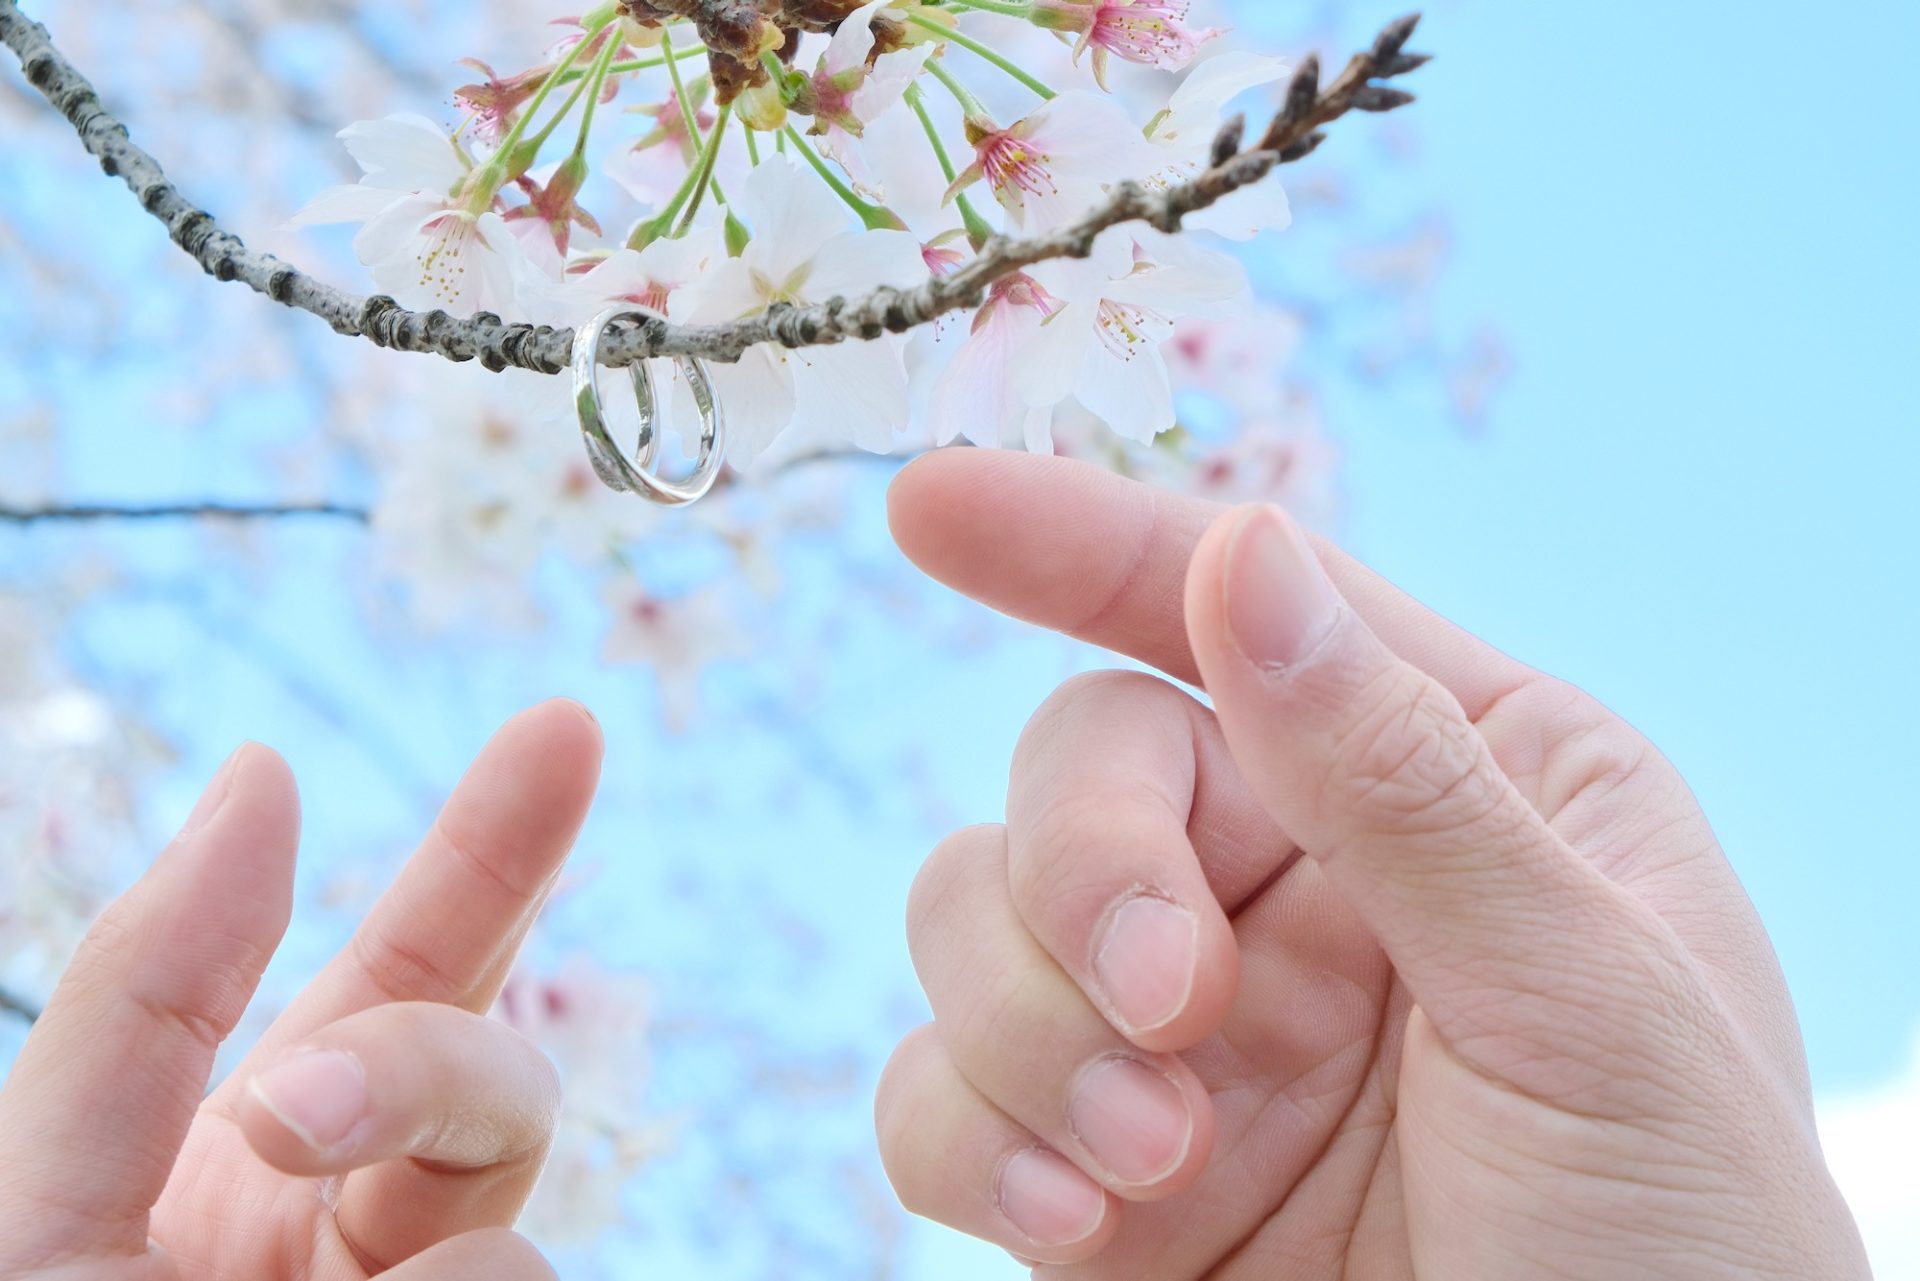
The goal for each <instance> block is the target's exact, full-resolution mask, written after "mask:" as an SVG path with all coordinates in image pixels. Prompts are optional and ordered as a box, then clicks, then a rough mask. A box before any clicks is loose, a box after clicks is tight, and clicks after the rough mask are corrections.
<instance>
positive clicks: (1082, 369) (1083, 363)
mask: <svg viewBox="0 0 1920 1281" xmlns="http://www.w3.org/2000/svg"><path fill="white" fill-rule="evenodd" d="M1057 275H1058V277H1059V279H1060V285H1059V288H1058V290H1057V292H1059V293H1060V295H1061V296H1062V297H1063V298H1064V299H1066V303H1065V305H1064V306H1062V307H1061V308H1060V309H1059V310H1058V311H1056V312H1055V313H1054V314H1053V315H1052V316H1051V317H1049V318H1048V319H1047V321H1046V323H1045V324H1044V325H1042V326H1041V327H1040V331H1039V335H1038V337H1037V339H1036V340H1035V341H1034V342H1033V343H1031V344H1029V345H1028V346H1027V348H1026V349H1025V350H1024V351H1023V352H1022V353H1021V355H1020V357H1019V360H1018V369H1019V373H1018V375H1017V376H1018V378H1019V380H1020V386H1021V388H1022V392H1023V395H1024V397H1025V399H1026V401H1027V403H1028V404H1033V405H1052V404H1057V403H1058V402H1060V401H1062V400H1064V399H1066V398H1067V397H1068V396H1073V397H1075V398H1076V399H1078V400H1079V402H1080V403H1081V405H1083V406H1084V407H1085V408H1087V409H1088V410H1089V411H1091V412H1092V413H1093V414H1094V415H1095V416H1097V417H1098V418H1100V419H1102V420H1103V421H1104V422H1105V423H1106V424H1107V425H1108V426H1109V427H1111V428H1112V429H1113V430H1114V431H1115V432H1116V433H1117V434H1119V435H1120V436H1122V437H1124V438H1126V439H1128V440H1135V441H1139V442H1141V443H1143V444H1144V443H1149V442H1151V441H1152V440H1153V438H1154V437H1155V436H1157V435H1159V434H1160V433H1161V432H1163V431H1166V430H1167V429H1168V428H1170V427H1172V426H1173V425H1174V422H1175V415H1174V407H1173V389H1172V384H1171V380H1170V377H1169V374H1168V370H1167V361H1166V356H1165V355H1164V353H1163V352H1162V351H1161V346H1162V344H1164V343H1165V342H1166V341H1167V340H1168V339H1169V338H1171V337H1172V336H1173V334H1174V318H1175V317H1176V316H1181V315H1192V314H1198V313H1206V312H1214V313H1219V312H1222V311H1226V310H1228V309H1230V308H1233V307H1236V306H1239V305H1242V304H1244V301H1245V299H1246V297H1247V292H1248V288H1247V280H1246V272H1245V270H1244V269H1243V268H1242V267H1241V266H1240V264H1239V263H1238V262H1237V261H1235V260H1234V259H1232V258H1229V257H1227V256H1226V255H1224V254H1220V253H1215V252H1213V251H1212V250H1208V249H1204V248H1201V247H1199V246H1197V245H1194V244H1191V243H1188V242H1187V241H1185V240H1184V239H1182V238H1180V237H1175V236H1165V235H1160V234H1158V233H1154V232H1149V231H1143V230H1134V231H1131V232H1128V231H1126V230H1125V229H1121V230H1120V231H1119V234H1115V233H1113V232H1110V233H1108V234H1107V235H1106V236H1104V237H1102V239H1101V243H1100V244H1099V245H1097V246H1096V251H1095V253H1094V254H1093V256H1092V257H1090V258H1089V259H1088V260H1087V261H1085V262H1080V263H1068V264H1060V265H1059V269H1058V272H1057Z"/></svg>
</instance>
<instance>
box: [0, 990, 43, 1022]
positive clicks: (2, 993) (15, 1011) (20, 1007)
mask: <svg viewBox="0 0 1920 1281" xmlns="http://www.w3.org/2000/svg"><path fill="white" fill-rule="evenodd" d="M0 1014H11V1015H12V1016H13V1017H15V1018H17V1019H19V1020H20V1021H21V1022H23V1023H37V1022H39V1020H40V1007H39V1006H37V1005H34V1004H32V1003H31V1002H29V1001H27V1000H26V999H25V998H24V997H18V996H15V995H14V994H13V993H11V992H9V991H7V989H5V988H3V987H0Z"/></svg>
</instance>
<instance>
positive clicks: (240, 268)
mask: <svg viewBox="0 0 1920 1281" xmlns="http://www.w3.org/2000/svg"><path fill="white" fill-rule="evenodd" d="M840 3H841V0H803V2H802V5H801V6H800V7H801V8H807V7H809V6H815V5H817V6H819V7H822V8H825V9H831V8H833V7H835V6H837V5H839V4H840ZM703 4H707V5H718V6H720V7H721V8H729V11H730V12H731V11H732V10H743V11H744V9H747V8H752V7H753V6H752V5H750V4H747V5H743V0H672V3H671V5H669V6H666V7H669V8H670V9H672V10H673V11H676V12H677V11H678V9H680V8H689V9H694V10H698V9H700V8H701V6H702V5H703ZM1418 21H1419V15H1418V14H1412V15H1409V16H1407V17H1404V18H1401V19H1399V20H1398V21H1396V22H1393V23H1390V24H1389V25H1388V26H1387V27H1386V28H1385V29H1384V30H1382V31H1381V33H1380V34H1379V36H1378V37H1377V38H1376V39H1375V40H1374V43H1373V46H1372V48H1370V49H1369V50H1367V51H1366V52H1364V53H1359V54H1356V55H1354V57H1353V58H1352V59H1351V60H1350V61H1349V62H1348V64H1347V66H1346V68H1345V70H1343V71H1342V72H1341V73H1340V75H1339V76H1338V77H1337V78H1336V79H1335V80H1334V81H1333V83H1332V84H1330V85H1328V86H1327V87H1326V88H1325V89H1324V90H1322V89H1321V88H1320V83H1319V78H1320V68H1319V62H1318V60H1317V59H1315V58H1312V57H1309V58H1308V59H1306V60H1305V62H1304V63H1303V64H1302V65H1301V67H1300V70H1299V71H1298V73H1296V74H1295V76H1294V78H1293V81H1292V83H1291V84H1290V85H1289V86H1288V89H1287V96H1286V105H1285V106H1284V107H1283V108H1282V109H1281V111H1280V112H1279V114H1278V115H1276V116H1275V117H1274V119H1273V120H1272V121H1271V122H1270V123H1269V124H1268V126H1267V128H1266V129H1265V131H1264V132H1263V133H1262V134H1261V135H1260V138H1259V141H1258V142H1257V143H1255V145H1254V146H1253V147H1251V148H1247V149H1244V150H1243V149H1242V144H1243V142H1244V140H1245V136H1246V135H1245V131H1244V123H1243V122H1240V121H1236V122H1234V123H1233V124H1232V125H1229V126H1228V127H1227V129H1225V130H1223V131H1222V133H1221V135H1220V137H1219V138H1218V139H1216V140H1215V143H1214V147H1213V153H1212V156H1211V161H1212V165H1211V167H1210V168H1209V169H1207V170H1206V171H1205V172H1204V173H1201V174H1199V175H1198V176H1196V177H1194V178H1193V179H1191V180H1190V181H1187V182H1184V183H1176V184H1173V185H1170V186H1166V187H1164V188H1158V189H1155V188H1151V187H1149V186H1147V185H1146V184H1144V183H1138V182H1127V183H1121V184H1120V185H1119V186H1118V187H1117V188H1116V189H1115V190H1114V191H1113V192H1112V194H1111V196H1110V197H1109V198H1108V199H1107V200H1106V201H1105V202H1104V203H1103V204H1101V205H1099V206H1098V207H1096V208H1095V209H1093V210H1091V211H1089V212H1088V213H1087V214H1086V215H1085V216H1084V217H1082V218H1081V219H1079V220H1078V221H1077V222H1074V223H1072V224H1071V225H1069V226H1066V227H1064V228H1062V229H1060V230H1058V231H1055V232H1052V233H1049V234H1047V235H1044V236H1033V237H1025V238H1012V237H1006V236H998V237H995V238H994V239H992V240H990V241H989V242H988V243H987V244H986V246H985V247H984V248H983V249H982V250H981V251H980V252H979V253H978V254H977V255H975V257H974V258H973V259H972V260H971V261H969V262H968V263H967V264H966V265H965V266H963V267H961V268H960V269H959V270H957V271H955V272H953V273H952V274H950V275H947V276H941V277H935V278H932V279H929V280H927V281H926V282H925V283H923V284H920V285H917V286H915V287H913V288H911V289H896V288H892V287H888V286H882V287H881V288H878V289H875V290H873V291H872V292H871V293H868V294H866V295H864V296H862V297H860V298H854V299H847V298H831V299H829V300H827V301H826V302H824V303H820V304H817V305H812V306H805V307H796V306H788V305H778V306H774V307H770V308H768V309H767V310H766V311H764V312H761V313H759V314H757V315H754V316H750V317H747V318H745V319H742V320H736V321H731V322H728V323H725V324H718V325H675V324H670V323H667V322H663V321H658V320H648V321H641V322H632V323H626V322H623V323H620V324H617V325H615V326H613V327H611V328H609V330H608V331H607V336H606V339H605V341H604V343H603V346H602V357H601V358H602V363H604V364H606V365H609V366H613V367H619V366H624V365H630V364H632V363H633V362H635V361H637V360H645V359H650V358H652V357H656V356H677V355H688V356H698V357H702V358H704V359H707V360H715V361H735V360H738V359H739V358H740V357H741V355H742V354H744V353H745V352H746V351H747V350H748V349H749V348H752V347H755V346H758V345H760V344H762V343H771V344H774V345H776V346H780V347H787V348H798V347H812V346H825V345H830V344H834V343H839V342H844V341H847V340H849V339H870V338H877V337H879V336H880V335H882V334H884V333H905V332H907V331H908V330H911V329H915V328H917V327H919V326H921V325H924V324H927V323H929V322H930V321H934V320H937V319H939V318H940V317H941V316H944V315H946V314H947V313H949V312H952V311H958V310H961V309H963V308H972V307H978V306H979V305H980V304H981V303H982V302H983V301H984V300H985V298H986V294H987V290H988V289H989V288H991V287H992V285H993V284H994V282H996V281H999V280H1002V279H1004V278H1006V277H1007V276H1010V275H1012V274H1014V273H1015V272H1019V271H1022V270H1024V269H1026V268H1028V267H1031V266H1033V265H1034V264H1036V263H1041V262H1046V261H1048V260H1050V259H1056V258H1072V257H1085V256H1087V255H1088V254H1089V253H1091V252H1092V250H1093V244H1094V241H1095V239H1096V238H1097V237H1098V236H1099V235H1100V233H1101V232H1103V231H1106V230H1108V229H1109V228H1112V227H1117V226H1121V225H1123V224H1127V223H1134V222H1144V223H1147V224H1149V225H1151V226H1154V227H1157V228H1159V229H1160V230H1162V231H1167V232H1174V231H1178V230H1179V229H1180V226H1181V223H1182V221H1183V220H1184V219H1185V218H1186V217H1187V216H1188V215H1190V214H1193V213H1196V212H1198V211H1199V210H1202V209H1206V208H1208V207H1210V206H1212V205H1215V204H1217V203H1219V202H1220V201H1221V200H1223V199H1225V198H1226V197H1227V196H1229V195H1231V194H1233V193H1234V192H1236V191H1239V190H1240V189H1241V188H1243V187H1248V186H1251V185H1252V184H1254V183H1257V182H1259V181H1261V180H1262V179H1264V178H1266V177H1267V176H1268V175H1269V174H1271V173H1272V172H1273V170H1274V169H1275V168H1276V167H1277V166H1279V165H1283V164H1290V163H1292V162H1293V161H1296V160H1300V159H1302V158H1303V157H1305V156H1307V155H1309V154H1311V153H1312V152H1313V150H1314V149H1315V148H1316V147H1318V146H1319V145H1320V143H1321V142H1322V141H1323V140H1324V138H1325V136H1326V135H1325V134H1324V132H1322V127H1323V126H1325V125H1327V124H1330V123H1332V122H1333V121H1334V120H1337V119H1339V118H1340V117H1341V116H1344V115H1346V114H1347V113H1348V112H1351V111H1375V112H1377V111H1391V110H1393V109H1394V108H1396V107H1400V106H1404V105H1405V104H1407V103H1409V102H1411V101H1412V100H1413V95H1411V94H1409V93H1407V92H1406V91H1404V90H1401V89H1398V88H1395V87H1392V86H1389V85H1385V84H1381V83H1378V82H1379V81H1382V80H1386V79H1390V78H1392V77H1395V76H1399V75H1404V74H1405V73H1407V72H1409V71H1412V70H1414V69H1415V68H1417V67H1419V66H1420V65H1421V64H1422V63H1424V62H1425V61H1426V56H1425V55H1423V54H1410V53H1406V52H1404V51H1403V50H1404V48H1405V45H1406V42H1407V40H1408V38H1409V37H1410V36H1411V35H1412V34H1413V30H1414V27H1415V25H1416V24H1417V23H1418ZM796 25H801V24H798V23H796ZM0 40H3V41H4V42H5V43H6V45H7V46H8V47H9V48H10V49H12V50H13V51H14V53H16V54H17V55H18V56H19V58H20V65H21V67H22V69H23V70H24V71H25V72H26V77H27V80H28V82H29V83H31V84H32V85H33V86H34V87H35V88H36V89H38V90H39V91H40V92H41V93H42V94H43V95H45V96H46V98H47V100H48V101H49V102H51V103H52V104H53V105H54V106H55V107H56V108H57V109H58V110H59V111H60V112H61V114H63V115H64V116H65V117H66V118H67V120H68V122H69V123H70V124H72V126H73V128H74V130H75V131H76V132H77V133H78V134H79V135H80V140H81V142H82V143H83V144H84V145H85V146H86V148H87V150H88V151H89V152H91V153H92V154H93V155H94V156H95V157H96V158H97V159H98V160H99V161H100V166H101V168H102V169H104V170H105V171H106V172H107V173H108V174H109V175H113V176H117V177H119V178H120V179H121V180H122V181H124V182H125V183H126V184H127V186H128V188H129V189H130V190H131V191H132V192H133V193H134V195H135V196H136V197H137V198H138V199H139V201H140V204H141V206H142V207H143V208H144V209H146V210H147V212H148V213H150V214H152V215H153V216H154V217H155V218H157V219H159V220H160V222H161V223H162V224H163V225H164V226H165V227H166V228H167V231H168V234H169V235H171V236H172V238H173V240H174V242H175V243H176V244H178V245H179V246H180V247H181V248H182V249H184V250H185V251H186V252H187V254H188V255H189V256H191V257H192V258H193V260H194V261H195V262H197V263H199V264H200V267H201V269H202V270H203V271H205V272H206V273H207V274H208V275H210V276H213V277H214V278H215V279H218V280H238V281H241V282H243V283H244V284H246V285H247V286H248V287H249V288H251V289H253V290H254V291H255V292H257V293H261V294H265V295H266V296H267V297H269V298H271V299H273V300H274V301H276V302H279V303H282V304H284V305H286V306H289V307H296V308H298V309H300V310H302V311H306V312H310V313H312V314H313V315H315V316H318V317H320V319H322V320H324V321H326V322H327V323H328V324H329V325H331V326H332V327H333V328H334V330H335V331H337V332H339V333H341V334H345V335H349V336H354V337H361V338H366V339H367V340H369V341H370V342H373V343H374V344H376V345H377V346H381V347H390V348H393V349H395V350H399V351H417V352H429V353H433V354H436V355H439V356H444V357H445V358H447V359H449V360H454V361H468V360H478V361H479V362H480V363H481V364H483V365H485V366H486V367H487V368H488V369H496V370H498V369H507V368H515V369H530V370H534V371H536V372H539V373H543V374H557V373H559V372H561V371H562V370H564V369H566V368H567V366H568V363H569V360H570V358H571V356H572V347H573V331H572V330H571V329H556V328H553V327H551V326H547V325H529V324H524V323H511V322H508V321H504V320H502V319H501V318H500V317H498V316H496V315H494V314H493V313H491V312H481V313H478V314H477V315H474V316H471V317H468V318H467V319H464V320H461V319H457V318H455V317H453V316H450V315H448V314H447V313H446V312H444V311H438V310H436V311H428V312H417V311H409V310H407V309H406V308H404V307H401V306H400V305H399V304H398V303H397V302H395V301H394V300H393V299H392V298H390V297H387V296H386V295H384V294H377V295H375V296H373V297H371V298H362V297H357V296H355V295H353V294H349V293H347V292H345V291H344V290H340V289H336V288H334V287H332V286H331V285H327V284H323V283H322V282H320V281H318V280H316V279H314V278H313V277H311V276H309V275H306V274H305V273H304V272H302V271H300V270H299V269H298V268H296V267H294V266H292V265H291V264H289V263H287V262H284V261H282V260H281V259H279V258H276V257H274V256H273V255H271V254H264V253H258V252H255V251H253V250H250V249H248V248H247V247H246V245H245V244H244V243H243V242H242V241H241V240H240V238H239V237H237V236H235V235H233V234H232V233H231V232H228V231H225V230H223V229H222V228H221V227H220V225H219V224H218V223H216V222H215V221H214V219H213V217H212V215H210V214H208V213H206V212H205V211H204V210H202V209H200V208H198V207H197V206H195V205H194V204H193V203H192V202H190V201H189V200H187V199H186V197H185V196H183V195H181V193H180V192H179V190H178V189H176V188H175V187H174V186H173V184H172V183H171V182H169V181H168V180H167V177H166V174H165V172H164V171H163V170H162V169H161V167H160V164H159V162H158V161H156V160H155V159H154V158H153V157H152V156H150V155H149V154H147V153H146V152H145V151H143V150H141V149H140V147H139V146H137V145H136V144H135V143H134V142H133V141H132V140H131V139H130V138H129V137H128V136H127V129H126V126H125V125H124V124H122V123H121V122H120V121H119V120H118V119H116V118H115V117H114V115H113V114H112V113H111V112H109V111H108V110H107V109H106V107H105V106H104V105H103V104H102V103H101V101H100V96H99V94H98V93H97V92H96V91H95V90H94V88H93V86H92V85H91V84H90V83H88V81H87V79H86V77H85V76H83V75H82V74H81V73H80V72H79V71H78V70H77V69H76V68H75V67H74V66H73V64H71V63H70V62H68V61H67V59H66V57H65V56H64V55H63V54H61V53H60V51H59V50H58V49H57V48H55V47H54V44H53V41H52V39H51V38H50V37H49V36H48V34H47V31H46V29H45V28H44V27H42V26H41V25H40V24H38V23H36V22H33V21H31V20H30V19H28V18H27V17H26V16H25V15H24V14H22V13H21V12H20V9H19V6H18V4H17V3H16V2H15V0H0Z"/></svg>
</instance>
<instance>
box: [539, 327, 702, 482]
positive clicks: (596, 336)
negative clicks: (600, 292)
mask: <svg viewBox="0 0 1920 1281" xmlns="http://www.w3.org/2000/svg"><path fill="white" fill-rule="evenodd" d="M628 319H632V320H649V319H651V320H661V321H664V320H665V319H666V317H665V316H662V315H661V314H660V313H659V312H657V311H653V310H650V309H648V308H645V307H635V306H633V305H631V304H623V305H620V306H615V307H609V308H607V310H605V311H603V312H601V313H600V314H599V315H598V316H595V317H594V318H593V320H592V321H591V322H589V323H588V324H587V325H585V326H584V327H582V328H581V329H580V331H579V332H578V333H576V334H575V335H574V339H573V405H574V409H575V411H576V412H577V413H578V414H579V416H580V435H581V437H582V438H583V439H584V440H585V441H586V446H587V461H588V462H590V463H592V464H593V471H594V474H595V475H596V476H598V477H599V478H600V480H601V483H603V484H604V485H606V486H607V488H609V489H614V490H618V491H620V492H622V493H631V494H638V495H640V496H641V497H642V498H645V499H647V500H648V501H650V502H655V503H658V504H660V505H661V506H662V507H683V506H685V505H686V504H688V503H691V502H697V501H698V500H700V499H701V498H704V497H706V495H707V492H708V491H709V490H711V489H712V488H713V483H714V481H716V480H718V479H719V478H720V468H721V465H722V463H723V462H724V461H725V458H726V430H727V429H726V420H725V418H724V417H723V416H722V414H721V412H720V401H719V398H718V397H717V396H716V395H715V394H714V390H713V379H712V377H711V376H709V374H708V373H707V366H706V362H704V361H702V360H700V359H698V358H697V357H693V356H676V357H674V363H675V364H676V365H677V366H678V367H679V370H680V373H681V374H682V376H684V377H685V378H686V380H687V388H688V390H689V391H691V392H692V394H693V403H694V407H695V408H696V409H697V410H699V412H700V454H699V457H698V459H697V460H696V461H695V462H694V465H693V471H692V472H691V473H690V474H689V475H688V476H687V477H686V479H684V480H669V479H667V478H666V477H664V476H662V475H660V474H659V473H658V472H657V471H655V470H654V464H655V462H656V461H658V459H659V457H660V432H659V424H658V422H657V421H656V419H657V417H658V406H659V398H658V396H657V395H656V394H655V389H654V383H653V371H652V370H651V369H649V368H648V366H647V362H646V361H644V360H637V361H635V362H634V363H633V364H631V365H629V366H628V367H627V377H628V380H629V381H630V382H631V383H632V384H633V399H634V403H635V404H636V405H637V406H638V407H639V409H640V438H639V440H638V442H637V443H636V444H635V446H634V452H633V457H632V459H631V460H629V459H628V458H627V456H626V455H625V454H623V453H621V451H620V447H619V446H618V445H616V444H615V443H614V440H613V436H612V435H611V434H610V433H609V432H608V430H607V419H606V414H605V413H604V412H603V411H602V409H601V405H600V379H599V375H600V347H601V344H602V343H603V342H604V341H605V340H606V336H607V329H608V327H609V326H611V325H612V324H613V323H614V322H615V321H616V320H628Z"/></svg>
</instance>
